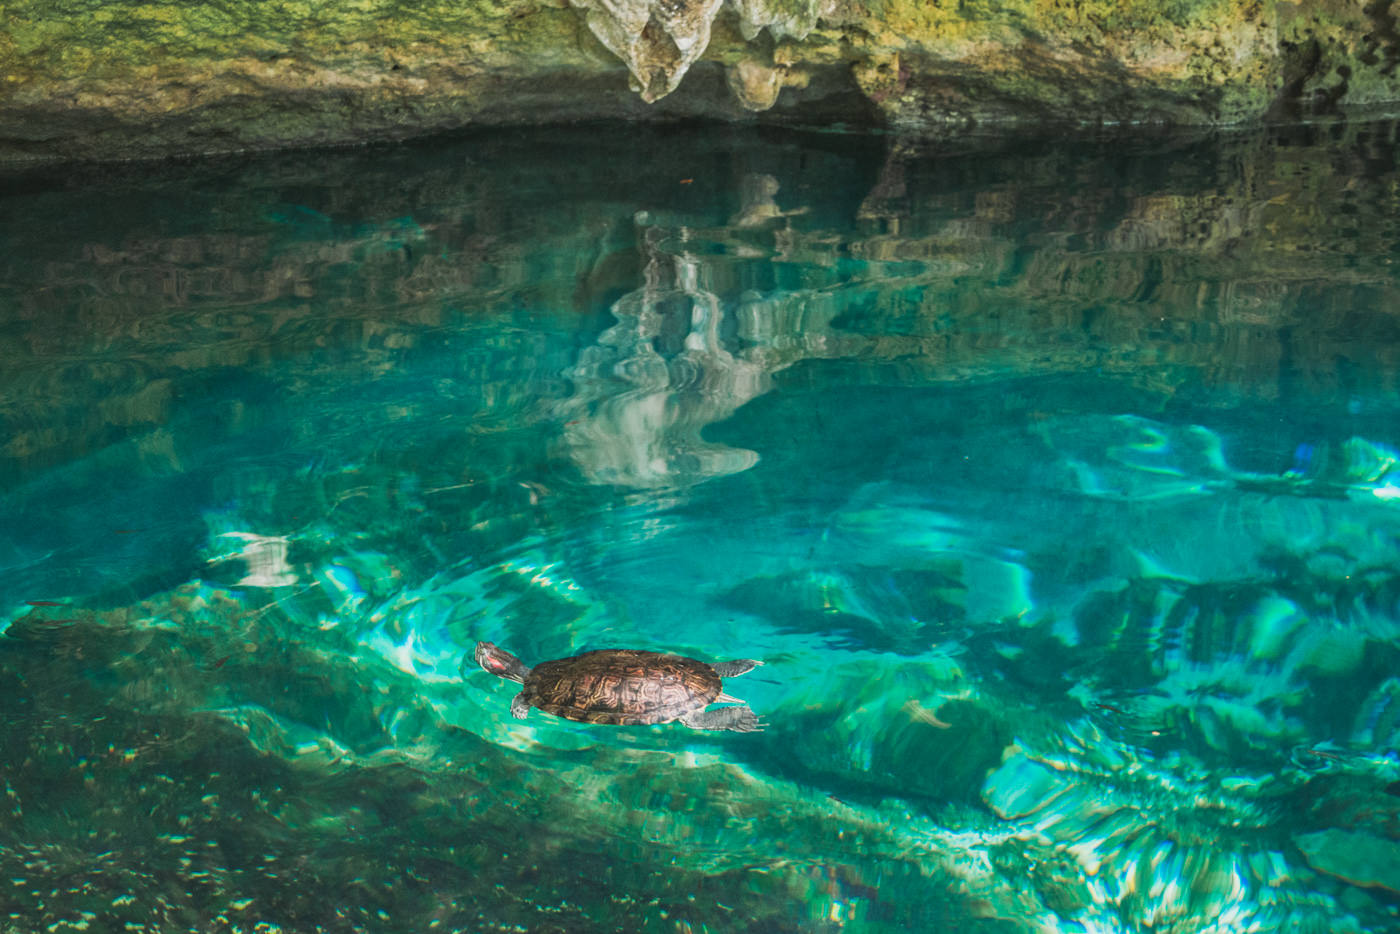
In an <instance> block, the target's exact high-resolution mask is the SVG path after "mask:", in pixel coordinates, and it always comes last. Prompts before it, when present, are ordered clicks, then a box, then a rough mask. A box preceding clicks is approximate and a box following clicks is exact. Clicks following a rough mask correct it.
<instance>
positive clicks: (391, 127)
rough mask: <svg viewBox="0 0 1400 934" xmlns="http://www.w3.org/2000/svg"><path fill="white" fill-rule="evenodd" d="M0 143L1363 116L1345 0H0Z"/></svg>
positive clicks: (119, 152)
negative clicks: (594, 126) (575, 127)
mask: <svg viewBox="0 0 1400 934" xmlns="http://www.w3.org/2000/svg"><path fill="white" fill-rule="evenodd" d="M3 14H4V26H5V28H4V29H3V30H0V161H10V162H14V161H25V160H34V159H53V158H60V159H62V158H113V157H116V158H124V157H141V156H156V155H170V154H181V153H197V152H217V151H235V150H241V149H248V148H270V147H280V146H289V145H316V144H327V143H346V142H356V141H363V140H373V139H391V138H399V137H406V136H414V135H421V134H425V133H431V132H435V131H441V130H451V129H458V128H462V127H469V126H477V125H501V124H537V123H549V122H559V121H580V120H593V119H599V120H604V119H639V120H640V119H679V118H690V117H701V118H712V119H720V120H726V121H753V122H777V123H789V124H791V123H800V124H807V125H814V124H815V125H821V124H831V123H843V124H854V125H862V124H871V125H878V126H885V127H890V128H893V129H895V130H897V131H899V132H901V133H905V134H910V135H918V136H929V135H946V134H948V133H954V132H963V131H966V130H968V129H972V128H986V127H988V126H989V125H990V126H1000V125H1014V126H1020V125H1026V124H1047V123H1048V124H1062V123H1063V124H1074V125H1082V124H1088V125H1100V124H1112V125H1133V124H1164V123H1165V124H1182V125H1229V124H1239V123H1248V122H1252V121H1258V120H1262V119H1269V118H1282V119H1293V118H1298V117H1308V116H1314V115H1319V114H1323V115H1325V114H1333V113H1346V112H1349V111H1352V110H1355V109H1357V108H1367V109H1372V110H1374V109H1384V108H1387V107H1388V106H1390V105H1393V104H1394V103H1395V102H1397V100H1400V78H1397V76H1396V74H1395V69H1396V64H1397V62H1400V33H1397V28H1396V17H1395V15H1393V14H1392V10H1391V5H1390V4H1389V3H1386V2H1365V0H1299V2H1296V3H1291V2H1278V0H1262V2H1256V0H415V2H412V3H409V2H405V0H341V2H339V3H336V4H324V3H319V2H313V0H186V2H182V3H175V2H171V0H156V2H150V0H66V2H64V3H61V4H56V3H53V2H52V0H6V4H5V6H4V9H3Z"/></svg>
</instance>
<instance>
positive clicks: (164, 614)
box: [0, 125, 1400, 934]
mask: <svg viewBox="0 0 1400 934" xmlns="http://www.w3.org/2000/svg"><path fill="white" fill-rule="evenodd" d="M1378 126H1380V125H1378ZM1372 129H1373V130H1374V129H1375V127H1372ZM1346 132H1348V133H1351V134H1352V136H1347V137H1344V139H1343V140H1342V142H1341V143H1337V142H1335V141H1329V142H1328V143H1327V144H1326V145H1316V146H1315V145H1312V144H1311V143H1309V142H1308V141H1307V140H1306V139H1305V138H1304V139H1301V140H1300V138H1299V137H1298V136H1296V135H1293V134H1278V135H1269V134H1267V133H1261V134H1257V135H1252V136H1250V135H1241V136H1239V137H1231V138H1223V139H1210V140H1198V139H1189V138H1165V139H1162V140H1159V141H1155V142H1154V143H1153V144H1152V145H1150V146H1126V148H1125V147H1124V146H1123V145H1122V144H1121V141H1120V142H1118V143H1115V142H1108V141H1098V142H1096V141H1079V142H1061V143H1051V142H1046V141H1034V142H1032V143H1025V144H1021V143H1016V142H1014V141H1010V140H1006V141H1001V142H995V141H991V140H988V141H984V144H983V148H978V149H976V150H975V151H963V150H955V149H939V148H937V147H932V146H929V145H926V144H925V145H913V144H911V143H908V142H897V141H893V140H886V139H884V138H866V137H855V136H853V137H847V136H841V135H833V134H822V135H820V136H809V135H803V134H796V133H793V134H785V133H777V134H775V133H770V132H768V131H765V132H764V133H756V132H750V131H747V130H719V129H715V128H704V129H684V128H671V129H666V130H645V131H644V130H638V129H635V128H630V129H627V130H626V131H616V130H612V131H607V132H604V131H601V130H599V129H597V128H579V129H555V130H532V131H529V132H525V131H508V132H507V131H502V132H500V133H495V134H488V135H482V136H479V137H470V138H463V139H455V140H443V141H438V142H435V143H430V144H423V145H419V146H413V147H395V148H387V149H373V150H365V151H354V152H343V153H334V154H324V153H320V154H290V155H280V156H272V155H269V156H263V157H257V158H251V159H248V160H244V161H240V162H239V163H237V164H232V163H227V162H218V161H214V162H205V163H192V164H188V165H180V166H147V167H140V166H130V167H123V168H120V169H113V170H112V171H111V172H110V173H102V174H101V176H100V177H99V176H96V175H95V176H91V177H89V176H87V175H85V174H84V173H83V172H82V170H73V171H72V172H71V173H67V172H52V173H48V174H45V173H41V172H30V173H28V174H24V175H16V176H15V177H14V178H12V179H10V180H9V182H8V183H7V185H6V186H5V189H4V190H5V191H6V195H5V202H6V205H5V210H4V211H0V247H3V249H0V362H2V363H3V366H0V430H2V432H3V433H0V696H3V697H4V698H5V703H6V712H7V716H6V717H5V718H4V721H3V726H0V731H3V732H0V741H2V742H3V748H4V749H5V750H6V753H5V755H6V762H7V769H6V770H5V774H4V776H3V777H4V788H3V791H4V798H3V800H0V877H4V878H10V879H12V880H13V885H14V888H13V890H12V893H11V896H10V897H9V898H8V900H6V901H5V903H4V905H3V911H4V912H5V921H4V923H5V924H9V925H11V926H14V927H15V929H16V930H21V929H23V930H30V929H33V930H40V929H54V930H58V929H62V928H63V927H64V926H65V925H66V926H71V927H82V926H83V925H86V926H87V929H98V928H101V929H104V930H105V929H112V930H118V929H125V930H144V931H176V930H189V929H192V928H194V929H200V930H206V929H207V930H215V929H222V928H223V927H226V928H228V929H230V930H233V929H240V930H255V929H259V930H275V929H282V930H298V931H312V930H323V931H351V930H358V931H399V930H402V931H414V932H421V931H424V930H433V931H435V930H444V931H447V930H455V931H464V932H465V931H473V932H475V931H506V930H540V931H546V930H559V931H571V932H572V931H615V930H627V931H648V932H649V931H658V932H663V931H664V932H667V934H671V932H674V931H741V930H742V931H764V932H785V931H793V932H797V931H802V932H806V931H837V930H852V931H879V930H916V931H925V930H927V931H932V930H958V931H984V930H985V931H1027V932H1030V931H1083V932H1129V931H1145V930H1151V931H1154V932H1180V934H1185V932H1192V934H1195V932H1205V931H1211V932H1227V931H1228V932H1246V931H1309V930H1329V931H1356V932H1362V931H1366V932H1372V931H1384V930H1394V929H1397V928H1400V901H1397V898H1400V881H1397V880H1400V864H1397V863H1396V859H1397V857H1396V853H1397V852H1398V851H1400V831H1398V830H1397V828H1400V791H1397V788H1400V675H1397V672H1400V502H1398V501H1400V467H1397V465H1400V427H1397V426H1400V390H1398V389H1397V387H1400V380H1397V360H1400V356H1398V355H1397V353H1396V351H1397V348H1400V329H1398V328H1397V327H1396V324H1395V321H1394V316H1393V315H1392V314H1391V313H1390V311H1389V309H1391V308H1393V307H1394V306H1395V300H1396V290H1397V283H1396V275H1395V272H1394V268H1393V263H1392V260H1393V254H1394V252H1395V247H1396V243H1395V238H1396V231H1395V230H1394V225H1393V223H1391V222H1390V218H1392V217H1393V215H1394V212H1395V211H1396V210H1400V204H1396V203H1395V197H1396V196H1395V194H1394V192H1395V191H1396V190H1397V187H1396V185H1395V178H1394V173H1393V172H1390V171H1388V170H1387V171H1385V172H1381V173H1379V174H1377V170H1376V166H1377V164H1378V163H1377V161H1376V160H1375V159H1374V158H1373V157H1372V156H1371V155H1369V154H1368V153H1369V149H1368V148H1367V147H1374V146H1375V145H1377V144H1376V142H1375V139H1376V136H1375V133H1373V132H1369V131H1366V130H1364V129H1361V128H1353V129H1350V130H1347V131H1346ZM1368 133H1369V135H1368ZM1387 138H1389V137H1387ZM1164 154H1165V155H1164ZM1163 158H1170V159H1172V160H1173V161H1172V164H1173V165H1174V166H1176V170H1174V171H1173V172H1172V173H1168V175H1169V177H1164V174H1163V173H1162V172H1161V171H1160V165H1161V164H1162V161H1161V160H1162V159H1163ZM1390 164H1394V162H1393V160H1392V161H1391V163H1390ZM1070 180H1072V181H1070ZM1358 192H1360V195H1358ZM113 205H115V206H116V207H112V206H113ZM1343 207H1345V208H1346V210H1342V208H1343ZM1358 214H1359V215H1362V216H1361V218H1360V219H1359V220H1358V217H1357V215H1358ZM1362 221H1367V222H1365V223H1363V222H1362ZM483 641H484V642H491V643H494V644H496V645H498V646H500V647H502V648H504V649H506V650H508V651H509V652H511V653H514V654H515V655H516V656H518V657H519V658H520V660H521V662H522V664H523V665H524V666H526V667H529V666H536V665H539V664H540V663H542V662H546V661H548V660H551V659H561V658H569V657H572V656H575V655H578V654H580V653H584V652H589V651H594V650H599V649H609V648H635V649H646V650H651V651H656V652H670V653H676V654H680V655H684V656H687V657H690V658H694V659H698V660H700V661H701V662H703V663H705V664H707V665H709V664H717V663H721V662H724V661H729V660H736V659H755V660H759V661H762V662H763V664H762V665H761V666H758V667H755V668H754V669H752V670H749V671H745V672H742V673H739V674H734V673H733V672H732V671H731V670H729V669H724V668H721V669H720V671H721V673H725V674H726V676H725V677H724V679H723V682H722V691H723V692H724V693H723V695H717V694H715V693H712V694H710V695H706V696H700V697H699V698H698V700H696V699H695V696H696V692H700V691H701V688H699V687H697V685H696V684H695V683H690V684H684V685H681V686H676V684H674V683H672V682H664V683H663V679H662V672H661V671H660V669H658V668H654V667H653V668H647V667H646V666H643V667H642V669H641V670H639V671H638V672H636V673H633V674H629V675H627V676H626V677H625V678H623V679H622V681H620V682H618V683H617V684H613V683H611V682H607V681H606V680H604V681H589V680H587V677H588V673H589V669H588V668H587V666H586V665H585V666H582V667H579V668H577V669H576V671H577V673H578V676H577V680H576V682H570V683H569V684H570V687H569V688H568V690H569V691H574V693H569V694H567V696H564V695H562V694H557V692H559V691H563V690H564V689H562V688H554V689H546V688H542V687H539V686H538V685H536V687H535V688H530V685H529V684H528V682H527V684H525V685H522V684H520V683H517V682H516V681H513V680H509V679H506V678H501V677H496V676H495V674H496V673H495V672H490V671H487V670H483V668H482V667H481V666H480V665H478V664H477V662H476V660H475V659H474V650H475V647H476V645H477V643H478V642H483ZM576 664H578V663H576ZM738 667H744V666H738ZM527 677H528V676H527ZM609 677H612V675H610V676H609ZM618 677H621V676H618ZM628 678H630V679H631V680H630V681H629V680H627V679H628ZM522 690H524V691H525V692H526V693H527V694H530V690H536V691H546V693H548V692H549V691H550V690H554V691H556V695H551V696H550V697H547V698H545V699H544V700H543V701H541V703H545V704H548V703H553V705H554V707H555V710H556V712H563V713H566V714H571V715H573V718H570V717H569V716H555V715H553V714H551V713H550V712H547V711H546V710H545V709H543V708H542V706H540V705H539V704H537V705H536V706H535V707H533V708H530V709H528V710H524V711H522V710H520V709H518V708H517V709H516V710H515V711H514V712H513V710H512V704H513V701H514V700H515V698H516V696H517V695H518V694H521V693H522ZM718 690H720V689H716V691H718ZM610 692H617V696H619V697H626V698H629V699H628V700H625V701H617V700H616V697H614V696H613V693H610ZM626 692H631V693H626ZM667 692H670V693H667ZM702 693H703V692H702ZM530 696H531V697H535V698H536V700H540V698H539V696H538V694H530ZM658 697H662V698H664V702H657V701H655V698H658ZM692 701H693V702H694V703H695V704H696V705H697V709H704V708H705V707H706V706H707V704H708V703H716V704H720V705H729V706H730V707H731V708H737V706H738V705H740V704H747V705H748V706H749V707H750V708H752V710H753V711H754V712H755V713H756V714H757V715H758V716H759V717H761V718H762V721H763V722H764V723H765V724H766V728H765V729H764V730H762V731H757V732H741V731H732V730H724V729H692V728H690V727H688V726H686V725H685V724H684V723H682V722H679V721H678V720H677V719H676V717H677V716H680V713H678V711H681V712H683V713H686V714H688V713H690V712H692V711H690V710H689V709H688V708H686V709H684V710H682V708H685V707H686V704H689V703H691V702H692ZM644 702H645V704H644ZM617 703H622V704H623V706H624V707H625V708H626V711H625V712H629V713H637V712H638V711H639V710H642V709H643V708H645V711H651V710H655V709H664V710H666V711H669V713H668V714H667V716H665V717H660V718H659V719H662V720H664V721H666V722H661V723H650V722H646V721H647V719H648V717H647V716H646V715H639V716H637V717H634V718H633V719H637V720H639V721H640V722H634V723H627V724H626V725H618V726H614V725H607V724H602V723H597V722H589V720H590V715H592V714H596V713H597V712H598V711H599V710H601V709H603V708H604V707H605V706H606V705H607V704H614V706H615V705H616V704H617ZM646 704H650V705H651V706H645V705H646ZM628 705H631V706H628ZM609 709H611V708H609ZM712 709H720V708H719V707H716V708H712ZM521 712H523V713H524V714H525V715H524V716H523V717H519V716H516V714H517V713H521ZM673 715H674V716H673ZM734 717H735V720H734V722H738V718H739V715H738V714H735V715H734ZM594 719H596V718H594ZM653 719H658V718H655V717H654V718H653ZM690 722H692V723H693V724H694V723H698V724H700V725H703V724H704V723H705V721H703V720H699V721H697V720H695V719H694V718H691V720H690ZM723 722H724V721H713V722H712V723H711V725H722V724H723ZM221 926H222V927H221Z"/></svg>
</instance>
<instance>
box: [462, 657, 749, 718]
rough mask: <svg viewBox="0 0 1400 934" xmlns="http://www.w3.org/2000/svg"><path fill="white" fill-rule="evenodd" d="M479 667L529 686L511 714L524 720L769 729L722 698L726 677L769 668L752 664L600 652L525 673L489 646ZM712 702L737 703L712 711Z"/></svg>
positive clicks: (522, 666)
mask: <svg viewBox="0 0 1400 934" xmlns="http://www.w3.org/2000/svg"><path fill="white" fill-rule="evenodd" d="M476 663H477V664H478V665H480V666H481V667H482V668H485V669H486V670H487V671H489V672H491V674H493V675H499V676H501V677H502V678H505V679H507V680H510V681H518V682H520V684H522V685H524V688H523V689H522V690H521V692H520V693H519V694H517V695H515V700H513V701H511V703H510V712H511V714H512V715H514V716H515V717H517V718H520V719H524V717H525V715H526V714H527V713H529V712H530V708H531V707H538V708H540V709H541V710H543V711H544V712H545V713H552V714H554V715H555V716H556V717H564V718H566V719H569V720H581V721H582V722H584V723H610V724H621V725H632V724H647V723H670V722H671V721H672V720H679V721H680V722H682V723H684V724H685V725H686V726H688V727H693V728H694V729H697V730H737V731H739V732H740V733H749V732H752V731H754V730H761V729H763V723H762V721H760V720H759V719H758V717H756V716H754V712H753V711H752V710H750V709H749V707H748V705H747V704H745V703H744V702H743V701H741V700H739V699H738V698H737V697H730V696H729V695H728V694H725V693H724V687H723V685H722V684H721V682H720V678H732V677H734V676H735V675H742V674H744V673H745V672H747V671H752V670H753V668H754V666H756V665H761V664H763V663H762V662H759V661H754V660H753V659H751V658H740V659H735V660H734V661H730V662H715V663H713V664H709V663H706V662H702V661H700V660H698V659H694V658H686V657H685V656H684V655H671V654H668V653H664V652H647V651H643V650H641V649H600V650H598V651H595V652H584V653H583V654H582V655H575V656H573V657H571V658H557V659H555V660H553V661H549V662H540V663H539V664H538V665H536V666H535V667H534V668H527V667H526V666H525V664H524V663H523V662H521V661H520V659H518V658H516V657H515V656H514V655H512V654H510V653H509V652H507V651H506V650H505V649H502V648H498V647H497V646H495V645H493V644H492V643H490V642H478V643H477V644H476ZM710 704H737V705H738V706H735V707H717V708H715V709H714V710H706V709H705V708H706V707H708V706H709V705H710Z"/></svg>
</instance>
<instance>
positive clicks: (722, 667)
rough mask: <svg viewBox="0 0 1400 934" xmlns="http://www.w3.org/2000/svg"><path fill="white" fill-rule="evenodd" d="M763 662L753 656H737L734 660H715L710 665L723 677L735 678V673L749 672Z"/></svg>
mask: <svg viewBox="0 0 1400 934" xmlns="http://www.w3.org/2000/svg"><path fill="white" fill-rule="evenodd" d="M762 664H763V662H760V661H758V660H756V659H752V658H736V659H734V661H732V662H715V663H714V664H713V665H711V666H710V667H711V668H713V669H714V670H715V674H717V675H719V676H720V677H721V678H733V677H734V676H735V675H742V674H747V673H748V672H750V671H753V670H754V669H755V668H757V667H758V666H759V665H762Z"/></svg>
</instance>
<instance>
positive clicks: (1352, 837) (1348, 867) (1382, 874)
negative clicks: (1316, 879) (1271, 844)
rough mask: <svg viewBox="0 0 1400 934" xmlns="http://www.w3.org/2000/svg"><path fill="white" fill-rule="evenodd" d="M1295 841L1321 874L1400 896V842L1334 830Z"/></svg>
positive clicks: (1319, 832) (1301, 837) (1302, 837)
mask: <svg viewBox="0 0 1400 934" xmlns="http://www.w3.org/2000/svg"><path fill="white" fill-rule="evenodd" d="M1293 842H1294V843H1296V844H1298V849H1300V850H1302V852H1303V855H1304V856H1305V857H1307V860H1308V865H1310V866H1312V867H1313V868H1314V869H1316V870H1317V871H1318V872H1325V873H1327V874H1328V875H1329V876H1336V877H1337V878H1338V879H1342V880H1344V881H1346V882H1350V883H1351V884H1352V885H1360V886H1366V887H1374V888H1381V889H1386V890H1387V891H1389V892H1393V893H1396V894H1400V843H1397V842H1396V841H1394V840H1386V839H1383V838H1381V837H1375V836H1372V835H1371V834H1367V833H1357V832H1354V831H1346V830H1336V829H1332V830H1320V831H1318V832H1317V833H1309V834H1302V835H1301V836H1298V837H1294V839H1293Z"/></svg>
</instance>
